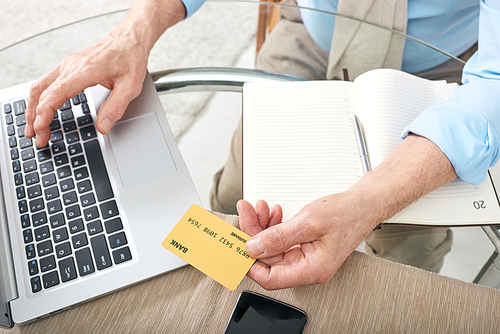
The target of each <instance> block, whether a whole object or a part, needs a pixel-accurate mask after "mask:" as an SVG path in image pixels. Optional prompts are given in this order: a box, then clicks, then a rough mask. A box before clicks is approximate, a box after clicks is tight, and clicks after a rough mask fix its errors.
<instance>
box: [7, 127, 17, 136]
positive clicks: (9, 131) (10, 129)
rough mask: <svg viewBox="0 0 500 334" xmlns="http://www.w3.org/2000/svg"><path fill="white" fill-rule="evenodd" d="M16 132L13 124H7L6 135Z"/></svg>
mask: <svg viewBox="0 0 500 334" xmlns="http://www.w3.org/2000/svg"><path fill="white" fill-rule="evenodd" d="M15 134H16V129H15V128H14V125H9V126H8V127H7V135H8V136H13V135H15Z"/></svg>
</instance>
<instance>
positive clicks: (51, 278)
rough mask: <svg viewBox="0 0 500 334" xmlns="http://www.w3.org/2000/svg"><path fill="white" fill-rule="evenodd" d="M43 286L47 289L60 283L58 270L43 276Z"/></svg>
mask: <svg viewBox="0 0 500 334" xmlns="http://www.w3.org/2000/svg"><path fill="white" fill-rule="evenodd" d="M42 281H43V287H44V288H45V289H48V288H51V287H53V286H56V285H58V284H59V276H58V275H57V271H52V272H50V273H48V274H45V275H43V276H42Z"/></svg>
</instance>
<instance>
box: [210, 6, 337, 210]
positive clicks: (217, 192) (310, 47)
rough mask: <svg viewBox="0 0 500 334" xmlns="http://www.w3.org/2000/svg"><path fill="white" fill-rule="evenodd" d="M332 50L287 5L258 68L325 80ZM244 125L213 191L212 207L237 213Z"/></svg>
mask: <svg viewBox="0 0 500 334" xmlns="http://www.w3.org/2000/svg"><path fill="white" fill-rule="evenodd" d="M327 63H328V53H327V52H325V51H324V50H323V49H321V47H319V46H318V45H317V44H316V43H315V42H314V41H313V40H312V39H311V37H310V36H309V34H308V33H307V31H306V29H305V27H304V24H303V23H302V20H301V18H300V12H299V10H298V9H296V8H290V7H283V8H282V10H281V18H280V20H279V21H278V23H277V24H276V26H275V28H274V29H273V31H272V32H271V34H270V35H269V36H268V38H267V39H266V41H265V43H264V44H263V46H262V48H261V50H260V52H259V55H258V57H257V65H256V68H257V69H258V70H262V71H266V72H272V73H280V74H291V75H296V76H300V77H304V78H307V79H315V80H321V79H325V76H326V66H327ZM241 126H242V124H241V120H240V123H239V125H238V128H237V129H236V131H235V133H234V136H233V139H232V142H231V152H230V155H229V158H228V160H227V162H226V165H225V166H224V167H223V168H222V169H221V170H219V171H218V172H217V174H215V176H214V183H213V186H212V190H211V192H210V205H211V207H212V210H214V211H217V212H221V213H228V214H236V213H237V210H236V203H237V202H238V200H240V199H241V193H242V189H241V183H242V177H241V174H242V137H241V135H242V127H241Z"/></svg>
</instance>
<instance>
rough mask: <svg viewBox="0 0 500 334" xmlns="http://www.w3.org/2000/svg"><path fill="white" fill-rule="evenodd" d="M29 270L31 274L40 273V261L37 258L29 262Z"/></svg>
mask: <svg viewBox="0 0 500 334" xmlns="http://www.w3.org/2000/svg"><path fill="white" fill-rule="evenodd" d="M28 271H29V273H30V276H33V275H36V274H38V262H36V260H31V261H30V262H28Z"/></svg>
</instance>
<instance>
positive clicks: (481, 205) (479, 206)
mask: <svg viewBox="0 0 500 334" xmlns="http://www.w3.org/2000/svg"><path fill="white" fill-rule="evenodd" d="M472 205H474V209H476V210H479V209H486V205H484V201H474V202H472Z"/></svg>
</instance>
